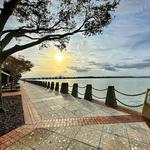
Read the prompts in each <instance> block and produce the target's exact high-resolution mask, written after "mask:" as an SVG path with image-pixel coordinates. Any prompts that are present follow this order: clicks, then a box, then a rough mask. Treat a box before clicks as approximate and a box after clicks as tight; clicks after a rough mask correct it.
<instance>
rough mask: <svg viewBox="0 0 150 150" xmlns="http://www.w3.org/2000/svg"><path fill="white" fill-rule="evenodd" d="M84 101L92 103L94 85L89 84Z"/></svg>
mask: <svg viewBox="0 0 150 150" xmlns="http://www.w3.org/2000/svg"><path fill="white" fill-rule="evenodd" d="M84 99H86V100H89V101H91V100H92V85H91V84H87V85H86V90H85V95H84Z"/></svg>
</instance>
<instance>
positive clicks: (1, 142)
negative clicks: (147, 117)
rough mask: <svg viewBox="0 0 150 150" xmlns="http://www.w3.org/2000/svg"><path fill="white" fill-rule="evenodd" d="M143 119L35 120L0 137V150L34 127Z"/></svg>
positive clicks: (105, 117) (125, 117)
mask: <svg viewBox="0 0 150 150" xmlns="http://www.w3.org/2000/svg"><path fill="white" fill-rule="evenodd" d="M143 121H144V119H143V118H142V117H140V116H131V115H123V116H122V115H121V116H96V117H83V118H69V119H67V118H66V119H50V120H43V121H40V122H37V123H36V124H32V125H24V126H22V127H20V128H17V129H15V130H13V131H11V132H9V133H8V134H5V135H4V136H2V137H0V150H4V149H5V148H6V147H8V146H10V145H11V144H13V143H14V142H16V141H17V140H19V139H20V138H22V137H23V136H25V135H27V134H28V133H30V132H31V131H32V130H34V129H36V128H50V127H67V126H84V125H94V124H110V123H111V124H113V123H114V124H115V123H130V122H143Z"/></svg>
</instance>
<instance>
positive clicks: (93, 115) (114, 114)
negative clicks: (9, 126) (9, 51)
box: [0, 81, 150, 150]
mask: <svg viewBox="0 0 150 150" xmlns="http://www.w3.org/2000/svg"><path fill="white" fill-rule="evenodd" d="M16 94H21V95H22V102H23V109H24V115H25V116H24V117H25V125H23V126H21V127H19V128H17V129H15V130H13V131H11V132H9V133H7V134H5V135H4V136H2V137H0V150H3V149H6V150H61V149H62V150H100V149H102V150H150V128H149V122H146V120H145V119H144V118H143V117H142V115H141V114H140V113H138V112H136V111H133V110H128V109H121V108H118V109H115V108H112V107H108V106H106V105H105V104H103V103H102V102H96V101H88V100H85V99H78V98H75V97H73V96H71V95H70V94H61V93H60V92H56V91H52V90H50V89H46V88H43V87H41V86H37V85H34V84H31V83H28V82H23V81H21V91H20V92H19V93H16Z"/></svg>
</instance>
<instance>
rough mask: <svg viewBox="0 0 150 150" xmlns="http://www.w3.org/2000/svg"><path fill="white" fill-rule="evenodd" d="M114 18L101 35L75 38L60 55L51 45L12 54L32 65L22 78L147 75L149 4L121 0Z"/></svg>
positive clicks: (149, 1) (149, 63)
mask: <svg viewBox="0 0 150 150" xmlns="http://www.w3.org/2000/svg"><path fill="white" fill-rule="evenodd" d="M113 14H114V17H113V19H112V22H111V24H110V25H108V26H107V27H105V28H104V29H103V33H102V34H101V35H96V36H92V37H86V38H85V37H84V36H82V35H81V34H76V35H74V36H72V37H71V40H70V42H69V44H68V45H67V49H66V50H65V51H63V52H60V51H59V50H58V49H57V48H56V47H54V46H53V45H51V46H50V47H48V48H46V49H42V50H39V49H38V47H37V46H35V47H33V48H30V49H28V50H25V51H23V52H19V53H17V54H15V55H20V54H21V55H24V56H25V58H26V59H28V60H31V61H32V63H33V64H34V67H33V68H32V71H31V72H28V73H25V74H24V75H23V77H41V76H42V77H46V76H121V75H123V76H124V75H137V76H143V75H145V76H148V75H150V0H142V1H141V0H122V1H121V2H120V5H119V6H118V8H117V9H116V11H115V12H114V13H113ZM56 55H57V56H58V55H62V56H58V57H62V58H56Z"/></svg>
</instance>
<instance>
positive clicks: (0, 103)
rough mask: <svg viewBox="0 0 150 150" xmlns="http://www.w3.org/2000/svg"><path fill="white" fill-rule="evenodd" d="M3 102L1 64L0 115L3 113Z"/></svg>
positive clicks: (0, 66) (0, 70)
mask: <svg viewBox="0 0 150 150" xmlns="http://www.w3.org/2000/svg"><path fill="white" fill-rule="evenodd" d="M3 111H4V110H3V101H2V65H1V64H0V113H1V112H3Z"/></svg>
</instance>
